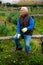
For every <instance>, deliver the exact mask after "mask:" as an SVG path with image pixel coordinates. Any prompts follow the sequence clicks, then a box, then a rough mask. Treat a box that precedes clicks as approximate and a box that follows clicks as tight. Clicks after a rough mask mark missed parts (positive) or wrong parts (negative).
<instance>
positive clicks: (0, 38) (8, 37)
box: [0, 35, 43, 40]
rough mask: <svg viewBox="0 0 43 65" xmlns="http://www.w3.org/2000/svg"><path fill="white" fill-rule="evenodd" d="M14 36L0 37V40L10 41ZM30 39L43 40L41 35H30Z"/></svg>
mask: <svg viewBox="0 0 43 65" xmlns="http://www.w3.org/2000/svg"><path fill="white" fill-rule="evenodd" d="M13 38H14V36H5V37H0V40H10V39H13ZM32 38H33V39H34V38H36V39H37V38H43V35H32Z"/></svg>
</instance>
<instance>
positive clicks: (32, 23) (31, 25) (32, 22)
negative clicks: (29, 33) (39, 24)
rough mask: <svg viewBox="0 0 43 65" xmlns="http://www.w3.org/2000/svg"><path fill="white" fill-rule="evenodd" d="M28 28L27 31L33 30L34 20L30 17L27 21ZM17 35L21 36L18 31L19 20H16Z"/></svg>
mask: <svg viewBox="0 0 43 65" xmlns="http://www.w3.org/2000/svg"><path fill="white" fill-rule="evenodd" d="M29 24H30V25H29V26H27V30H32V29H33V28H34V19H33V18H32V17H31V16H30V20H29ZM17 34H21V31H20V19H18V22H17Z"/></svg>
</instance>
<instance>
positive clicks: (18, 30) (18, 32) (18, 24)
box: [17, 19, 20, 34]
mask: <svg viewBox="0 0 43 65" xmlns="http://www.w3.org/2000/svg"><path fill="white" fill-rule="evenodd" d="M17 34H20V20H19V19H18V22H17Z"/></svg>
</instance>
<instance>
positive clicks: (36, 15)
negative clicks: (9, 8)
mask: <svg viewBox="0 0 43 65" xmlns="http://www.w3.org/2000/svg"><path fill="white" fill-rule="evenodd" d="M30 16H33V17H38V16H39V17H40V16H43V14H32V15H30Z"/></svg>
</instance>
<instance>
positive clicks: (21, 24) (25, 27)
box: [14, 7, 34, 53]
mask: <svg viewBox="0 0 43 65" xmlns="http://www.w3.org/2000/svg"><path fill="white" fill-rule="evenodd" d="M33 28H34V20H33V18H32V17H31V16H29V15H28V8H27V7H21V9H20V17H19V19H18V22H17V34H16V35H15V36H14V40H15V42H16V50H22V46H21V45H20V42H19V41H20V39H21V38H23V39H24V44H25V52H26V53H30V40H31V35H32V33H33Z"/></svg>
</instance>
